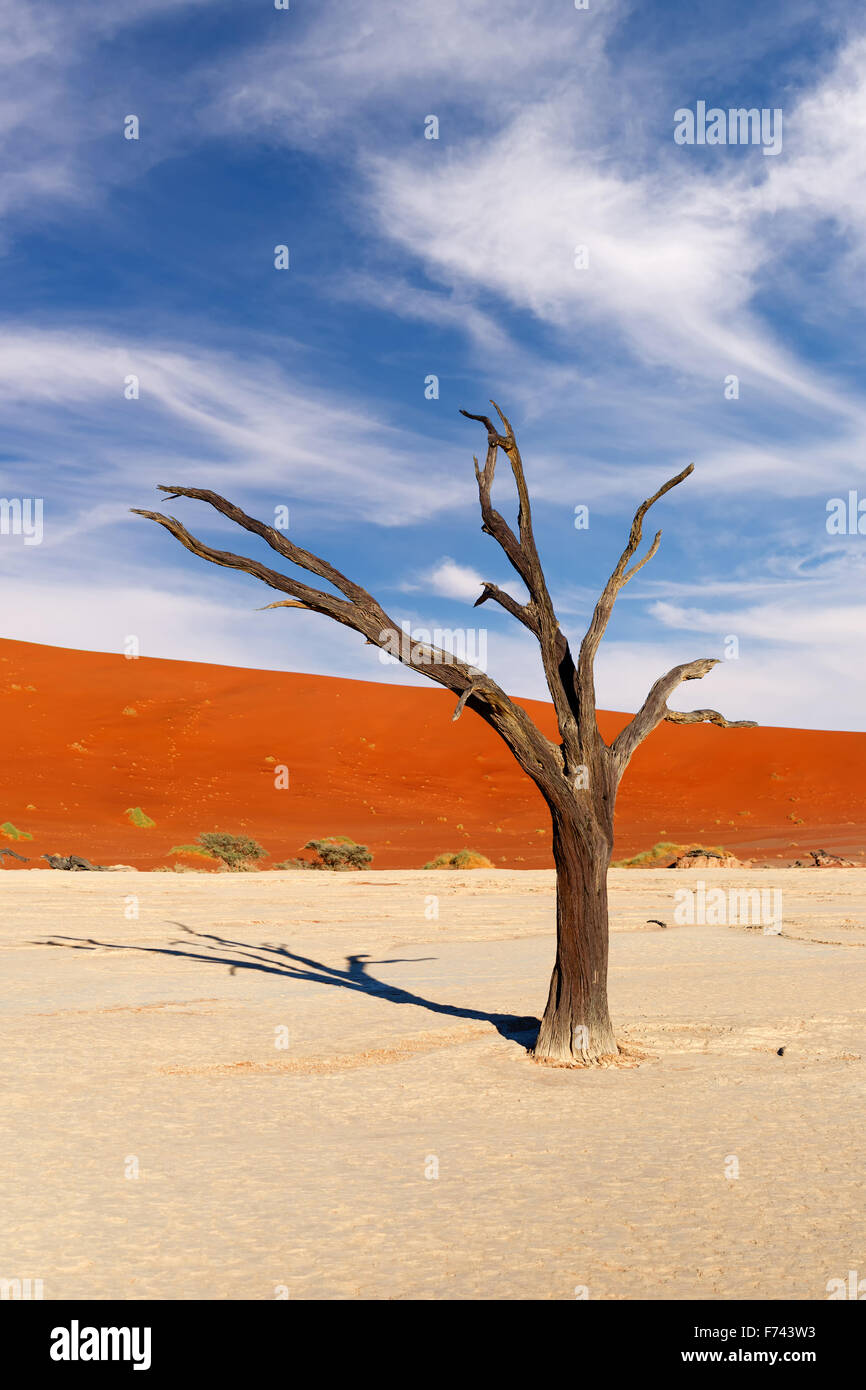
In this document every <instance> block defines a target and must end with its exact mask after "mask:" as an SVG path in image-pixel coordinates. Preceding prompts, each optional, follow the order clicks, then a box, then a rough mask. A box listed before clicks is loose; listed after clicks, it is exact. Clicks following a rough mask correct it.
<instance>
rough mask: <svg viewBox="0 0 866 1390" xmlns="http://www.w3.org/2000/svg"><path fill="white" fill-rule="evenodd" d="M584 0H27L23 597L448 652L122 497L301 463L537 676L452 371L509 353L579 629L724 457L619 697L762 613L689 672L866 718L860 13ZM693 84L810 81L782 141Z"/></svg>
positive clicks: (180, 631) (248, 644) (352, 646)
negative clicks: (727, 139) (735, 384)
mask: <svg viewBox="0 0 866 1390" xmlns="http://www.w3.org/2000/svg"><path fill="white" fill-rule="evenodd" d="M589 3H590V8H589V9H588V10H576V9H575V8H574V5H573V3H571V0H545V3H537V4H533V3H513V0H495V2H494V0H459V2H458V0H438V3H436V4H435V5H430V4H427V3H420V0H399V2H395V3H390V2H388V3H386V0H363V3H362V2H361V0H342V2H341V3H339V4H338V3H335V2H334V0H321V2H320V3H317V4H313V3H310V2H309V0H291V8H290V10H288V11H282V10H276V9H274V8H273V5H272V4H271V3H270V2H269V0H255V2H253V0H244V3H240V0H228V3H218V2H217V0H139V3H137V4H135V5H131V6H125V7H106V6H105V5H104V4H103V3H99V2H98V0H86V2H83V0H68V2H67V3H64V4H62V5H55V6H53V7H50V8H48V9H46V8H45V7H43V6H38V5H28V4H26V3H23V2H22V0H11V2H10V0H0V16H2V33H0V67H2V78H3V84H2V97H0V131H2V136H3V161H4V165H5V168H4V170H3V179H2V184H0V190H2V191H0V219H2V220H0V290H2V306H3V307H2V315H3V333H2V336H0V412H2V419H3V442H2V446H0V496H3V497H6V498H16V497H17V498H27V497H32V498H43V499H44V537H43V540H42V543H41V544H39V545H27V544H25V541H24V537H23V536H20V535H16V534H0V586H2V589H3V592H4V600H5V601H4V603H3V609H2V612H3V617H2V621H0V636H5V637H13V638H19V639H22V640H31V641H38V642H48V643H56V644H58V645H62V646H76V647H82V648H87V649H93V650H102V651H120V650H122V647H123V644H124V641H125V639H126V638H127V637H128V636H129V635H135V636H137V637H138V639H139V641H140V644H141V651H142V654H143V655H148V656H162V657H176V658H187V659H193V660H198V661H215V662H222V663H227V664H237V665H244V666H263V667H273V668H277V669H287V670H299V671H317V672H324V673H328V674H341V675H348V676H354V677H359V678H363V679H368V680H389V681H391V680H408V681H411V682H414V683H423V681H422V679H421V678H420V677H416V676H414V675H413V674H411V673H407V672H405V671H404V670H403V668H400V667H396V668H392V667H388V666H383V665H382V664H381V662H380V661H379V660H378V658H377V654H376V653H375V652H374V651H372V650H371V649H370V648H369V647H367V646H365V645H364V643H363V640H362V639H361V638H360V637H357V636H355V635H354V634H352V633H348V632H346V631H345V630H343V629H341V628H338V627H337V626H336V625H334V624H331V623H329V622H328V620H327V619H325V618H320V617H317V616H315V615H308V614H303V613H297V612H287V611H285V610H277V611H275V612H258V611H256V610H257V609H258V608H259V606H260V605H261V604H263V603H266V602H268V601H269V597H270V596H269V594H268V591H267V590H266V589H264V588H263V587H262V586H260V585H258V584H257V583H256V582H255V581H254V580H252V579H249V578H246V577H241V576H236V575H234V574H231V573H229V572H227V571H223V570H216V569H214V568H213V567H211V566H208V565H206V564H204V562H201V561H196V560H195V559H194V558H193V557H191V556H189V555H187V554H186V552H184V551H183V550H181V548H180V547H179V546H177V544H176V543H175V542H174V541H172V540H171V538H170V537H168V536H167V535H166V534H165V533H164V532H163V531H161V530H160V529H158V528H156V527H153V526H152V525H149V524H148V523H147V522H145V521H143V520H141V519H138V518H135V517H132V516H130V515H129V512H128V508H129V507H131V506H144V507H148V506H152V505H154V501H155V497H156V494H155V491H154V488H155V484H156V483H158V482H169V483H172V482H173V483H181V484H185V485H190V486H209V487H212V488H214V489H215V490H217V491H221V492H223V493H225V494H226V495H228V496H230V497H231V498H232V500H234V501H236V502H238V503H240V504H241V505H242V506H244V507H245V508H246V509H247V510H249V511H253V512H255V513H256V514H258V515H260V516H262V517H263V518H264V519H266V520H271V519H272V518H273V515H274V508H275V506H279V505H288V507H289V508H290V516H291V522H290V529H291V534H292V536H293V538H295V539H296V540H297V541H298V542H299V543H301V544H303V545H305V546H307V547H308V548H310V549H313V550H318V551H319V552H320V553H322V554H324V555H326V556H327V557H328V558H329V559H330V560H332V561H333V562H334V563H335V564H337V565H338V566H339V567H340V568H341V569H342V570H343V571H344V572H347V573H349V574H350V575H351V576H352V577H353V578H355V579H358V580H359V581H360V582H362V583H363V584H365V585H366V586H367V587H368V588H369V589H371V590H372V591H373V592H374V593H376V595H377V596H378V597H379V598H380V600H381V601H382V603H383V604H384V606H385V607H386V608H387V609H388V610H389V611H390V612H391V613H392V614H393V615H394V616H395V617H396V618H397V619H398V620H408V621H410V622H411V623H412V624H413V625H414V626H416V627H418V626H422V627H427V628H435V627H441V628H451V629H453V628H459V627H469V628H477V627H479V626H482V625H483V627H484V628H485V629H486V631H487V638H488V667H489V670H490V672H491V674H492V675H494V676H495V677H496V678H497V679H498V680H499V681H500V683H501V684H503V685H505V686H506V687H507V688H509V689H510V690H512V691H513V692H514V693H516V694H523V695H536V696H543V695H544V693H545V692H544V686H543V679H542V675H541V669H540V663H539V661H538V659H537V655H536V652H535V650H534V644H533V642H532V639H531V638H530V637H529V636H528V634H526V633H525V632H524V631H523V630H522V629H520V628H519V627H517V625H516V624H515V623H514V622H513V620H512V619H510V618H509V617H508V616H507V615H506V614H505V613H502V612H499V611H498V610H496V609H495V606H494V605H492V604H487V605H486V606H485V607H484V608H482V609H479V610H473V607H472V603H473V601H474V599H475V597H476V596H477V595H478V593H479V592H480V582H481V580H483V579H487V580H491V581H493V582H496V583H500V584H508V583H510V582H511V581H512V578H513V576H512V575H511V573H510V571H509V567H508V565H507V562H506V561H505V559H504V557H503V556H502V555H501V554H500V552H499V551H498V549H497V547H496V546H495V544H494V542H493V541H492V540H491V539H490V538H489V537H486V536H483V535H482V534H481V532H480V523H479V516H478V503H477V493H476V490H475V482H474V477H473V471H472V454H473V452H476V451H479V450H480V449H481V446H482V445H483V442H484V441H483V434H481V433H480V427H478V426H476V425H473V424H472V423H470V422H468V421H465V420H463V419H462V418H461V417H460V416H459V414H458V409H459V407H461V406H465V407H466V408H467V409H469V410H473V411H476V412H478V411H485V410H486V409H487V405H486V402H487V401H488V398H489V397H491V396H493V397H495V398H496V399H497V400H498V401H499V402H500V404H501V405H502V406H503V408H504V409H505V410H506V413H507V414H508V415H509V416H510V418H511V420H512V422H513V424H514V425H515V428H516V430H517V434H518V439H519V442H520V444H521V448H522V451H523V457H524V463H525V466H526V471H527V475H528V479H529V482H530V486H531V489H532V492H533V496H534V507H535V518H536V534H537V537H538V540H539V545H540V548H541V551H542V555H543V558H544V560H545V563H546V569H547V572H548V579H549V584H550V588H551V590H552V593H553V595H554V599H555V602H556V603H557V607H558V611H559V613H560V617H561V621H562V624H563V627H564V628H565V630H566V631H567V632H568V633H569V635H571V636H572V637H573V638H574V639H575V640H579V637H580V635H581V633H582V631H583V629H584V627H585V625H586V622H587V620H588V618H589V615H590V613H591V609H592V605H593V603H594V600H595V597H596V595H597V593H598V591H599V589H600V587H601V585H602V584H603V583H604V580H605V579H606V577H607V575H608V574H609V573H610V570H611V569H612V567H613V565H614V563H615V561H616V559H617V557H618V555H619V553H620V550H621V549H622V545H623V543H624V541H625V538H626V535H627V533H628V527H629V524H630V521H631V517H632V515H633V512H634V510H635V507H636V505H637V504H638V503H639V502H640V501H641V500H642V499H643V498H644V497H646V496H648V495H649V494H650V493H652V492H654V491H655V489H656V488H657V487H658V485H659V484H660V483H661V482H662V481H664V480H665V479H666V478H668V477H670V476H671V475H672V474H674V473H676V472H678V471H679V470H680V469H681V468H682V467H683V466H684V465H685V464H686V463H687V462H689V461H694V463H695V465H696V470H695V473H694V474H693V476H692V477H691V478H690V479H688V480H687V482H686V483H684V484H683V485H682V486H681V487H680V488H678V489H677V490H676V491H675V492H674V493H672V494H670V495H669V496H668V497H666V498H665V499H663V500H662V502H661V503H660V504H659V505H658V507H657V508H656V509H655V513H654V516H655V522H656V527H657V526H661V527H662V528H663V532H664V535H663V539H662V545H661V549H660V551H659V553H658V555H657V556H656V557H655V559H654V560H653V561H652V562H651V564H650V565H648V566H647V567H646V568H645V569H643V570H642V571H641V573H640V574H639V575H638V576H637V578H636V579H635V580H634V581H633V582H632V583H631V584H630V585H629V587H628V589H627V590H626V591H625V592H624V593H623V594H622V595H621V597H620V599H619V601H618V605H617V610H616V613H615V616H614V619H613V621H612V623H611V625H610V628H609V630H608V636H607V638H606V640H605V643H604V646H603V649H602V655H601V656H600V659H599V665H598V692H599V700H600V703H601V704H602V705H604V706H605V707H608V708H619V709H634V708H635V707H636V706H637V704H638V703H640V701H641V700H642V698H643V696H644V694H645V693H646V691H647V689H648V688H649V686H650V685H651V684H652V682H653V680H654V679H655V678H656V677H657V676H658V675H660V674H661V673H662V672H663V671H665V670H667V669H668V668H670V667H671V666H673V665H676V664H678V663H679V662H681V661H686V660H691V659H693V658H695V657H699V656H720V657H721V656H724V655H725V650H726V647H725V643H726V639H727V638H729V637H731V636H735V637H736V638H737V639H738V649H739V654H738V656H737V658H736V659H731V660H724V661H723V662H722V664H721V665H720V666H719V667H717V668H716V669H715V670H714V672H713V673H712V674H711V675H710V676H709V677H707V678H706V679H705V680H704V681H703V682H702V683H701V688H700V694H699V697H698V699H697V700H695V698H694V694H695V691H696V690H697V687H692V686H688V687H686V689H685V691H684V692H679V696H680V698H679V703H678V707H680V708H689V707H691V706H692V705H693V704H696V703H697V704H701V705H713V706H715V707H717V708H720V709H722V710H723V711H724V712H725V714H726V715H728V717H730V718H755V719H757V720H759V721H760V722H761V723H764V724H782V725H794V726H804V727H814V728H843V729H846V728H847V729H863V728H864V727H866V722H864V721H866V716H864V706H866V700H864V665H866V663H864V661H863V650H864V642H866V602H864V597H863V580H864V575H866V563H864V554H866V535H859V534H851V535H848V534H845V535H830V534H828V531H827V526H826V521H827V503H828V500H829V499H831V498H833V497H840V496H841V497H844V498H846V499H847V497H848V494H849V492H850V491H852V490H853V491H855V492H857V493H858V498H859V497H863V498H864V499H866V467H864V463H866V452H864V444H866V402H864V399H863V390H862V383H863V379H864V373H863V366H864V362H863V358H864V346H863V344H864V339H863V333H862V322H863V309H864V298H866V278H864V268H866V181H864V177H863V148H864V135H866V22H864V20H863V19H862V16H861V14H860V13H859V10H860V7H859V6H857V5H854V4H851V5H848V4H845V3H841V4H833V5H830V6H829V7H817V6H815V5H814V4H811V3H810V4H801V3H797V0H788V2H786V3H784V4H783V3H776V2H775V0H772V2H771V3H767V4H763V5H761V6H760V7H757V6H755V5H754V4H744V3H743V4H741V3H729V4H726V5H725V6H719V5H716V4H709V3H698V4H694V5H691V6H688V7H684V6H680V5H673V4H670V3H664V4H662V3H655V4H653V3H642V4H633V5H628V4H620V3H613V2H612V3H604V4H602V3H600V2H598V0H589ZM699 101H705V102H706V103H707V105H708V106H709V107H714V106H715V107H721V108H728V107H729V106H737V107H739V106H743V107H757V108H764V107H766V108H769V109H781V111H782V112H783V147H782V150H781V152H780V153H778V154H777V155H774V156H766V155H764V154H763V151H762V149H761V147H760V146H756V145H732V146H708V145H703V146H698V145H693V146H683V145H677V144H676V143H675V142H674V139H673V132H674V112H675V111H676V110H677V109H678V108H682V107H689V108H692V109H694V108H695V107H696V104H697V102H699ZM128 115H136V116H137V117H138V118H139V122H140V138H139V139H138V140H137V141H135V140H126V139H125V138H124V133H123V132H124V121H125V118H126V117H127V116H128ZM430 115H435V116H436V117H437V118H438V121H439V139H438V140H429V139H425V119H426V118H427V117H428V116H430ZM279 244H286V245H288V247H289V248H290V269H289V270H288V271H278V270H276V269H275V268H274V247H275V246H276V245H279ZM578 245H581V246H585V247H586V248H587V251H588V258H589V264H588V265H587V266H586V267H585V268H582V269H578V268H576V267H575V247H576V246H578ZM131 374H134V375H136V376H137V377H138V378H139V382H140V395H139V399H137V400H127V399H125V397H124V381H125V378H126V377H127V376H129V375H131ZM430 375H436V376H437V377H438V378H439V397H438V399H426V398H425V379H426V378H427V377H428V376H430ZM731 375H735V376H737V378H738V380H739V398H738V399H726V397H725V380H726V378H727V377H729V376H731ZM503 466H504V460H503V461H502V464H501V465H500V471H501V473H502V476H501V480H499V479H498V496H497V498H496V500H497V504H498V505H499V507H500V510H502V511H504V512H505V513H506V514H508V511H509V508H510V507H511V505H512V503H513V493H512V491H511V490H510V488H509V487H508V480H507V479H506V477H505V475H504V472H502V469H503ZM858 490H859V491H858ZM579 504H583V505H586V506H588V507H589V517H590V524H589V527H588V529H586V530H580V531H578V530H576V529H575V527H574V511H575V507H576V506H577V505H579ZM172 509H173V510H175V512H176V514H177V515H179V516H180V517H181V518H182V519H183V520H184V522H185V523H186V524H187V525H188V526H189V527H190V529H192V530H194V531H196V532H197V533H198V534H199V535H201V536H203V537H204V538H205V539H208V540H209V541H211V542H212V543H215V544H218V545H220V546H222V547H223V548H243V546H244V542H245V541H248V540H249V539H250V538H248V537H246V536H242V534H241V533H238V534H237V535H236V536H235V535H233V534H232V528H231V527H230V526H229V525H228V524H227V523H223V522H222V521H221V519H219V518H217V517H215V516H214V515H212V514H210V513H209V511H208V509H205V508H203V507H201V506H200V505H198V504H195V503H190V502H178V503H174V504H172ZM864 511H866V508H864ZM651 529H653V530H654V529H655V527H653V528H651ZM864 529H866V521H864ZM246 548H247V549H248V550H249V551H250V553H255V550H254V548H253V549H252V550H250V547H249V546H247V547H246ZM515 583H516V581H515ZM515 592H519V586H518V589H516V590H515ZM727 650H728V651H730V650H731V645H730V643H728V648H727Z"/></svg>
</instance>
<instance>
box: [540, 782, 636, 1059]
mask: <svg viewBox="0 0 866 1390" xmlns="http://www.w3.org/2000/svg"><path fill="white" fill-rule="evenodd" d="M551 814H552V816H553V858H554V862H555V864H556V963H555V965H554V967H553V975H552V977H551V980H550V992H549V994H548V998H547V1006H546V1008H545V1010H544V1017H543V1019H542V1021H541V1029H540V1030H539V1034H538V1041H537V1042H536V1045H535V1056H536V1058H538V1059H539V1060H541V1061H550V1062H560V1063H565V1064H573V1063H575V1062H584V1063H592V1062H597V1061H598V1060H599V1059H600V1058H601V1057H609V1056H616V1054H617V1051H618V1048H617V1045H616V1039H615V1038H614V1035H613V1028H612V1026H611V1021H610V1016H609V1014H608V1008H607V955H608V916H607V869H608V864H609V863H610V854H611V839H610V836H609V834H608V833H607V832H606V831H605V830H604V829H603V828H602V827H601V826H600V825H599V824H598V823H597V822H596V821H595V820H594V818H591V819H587V813H586V811H585V810H584V809H583V808H580V807H578V806H568V805H565V806H557V807H552V808H551Z"/></svg>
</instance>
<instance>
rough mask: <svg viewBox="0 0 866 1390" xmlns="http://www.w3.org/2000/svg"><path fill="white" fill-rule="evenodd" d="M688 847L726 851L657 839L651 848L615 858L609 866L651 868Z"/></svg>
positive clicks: (684, 851)
mask: <svg viewBox="0 0 866 1390" xmlns="http://www.w3.org/2000/svg"><path fill="white" fill-rule="evenodd" d="M690 849H694V850H699V851H700V853H701V854H727V853H728V851H727V850H725V849H718V848H716V849H706V848H705V847H704V846H703V845H678V844H677V843H676V842H675V841H674V840H659V841H658V843H657V844H655V845H653V847H652V849H645V850H642V851H641V853H640V854H633V855H632V857H631V859H615V860H614V862H613V863H612V865H611V868H613V869H652V868H655V866H656V865H657V864H659V863H660V862H661V861H662V860H664V861H665V862H666V863H667V861H669V860H670V859H672V858H673V859H676V858H678V857H679V856H680V855H681V854H685V853H686V851H687V850H690Z"/></svg>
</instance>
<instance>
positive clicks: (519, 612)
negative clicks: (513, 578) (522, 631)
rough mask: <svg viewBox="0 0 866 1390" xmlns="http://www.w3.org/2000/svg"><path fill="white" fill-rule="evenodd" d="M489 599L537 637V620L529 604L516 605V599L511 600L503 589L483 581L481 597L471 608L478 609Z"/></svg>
mask: <svg viewBox="0 0 866 1390" xmlns="http://www.w3.org/2000/svg"><path fill="white" fill-rule="evenodd" d="M489 598H492V599H493V601H494V603H498V604H499V605H500V607H501V608H504V609H505V611H506V612H507V613H510V614H511V616H512V617H513V618H516V619H517V621H518V622H519V623H522V624H523V626H524V627H526V628H529V631H530V632H531V633H532V634H533V636H535V637H537V636H538V618H537V617H536V615H535V612H534V611H533V609H532V606H531V605H530V604H528V603H518V601H517V599H515V598H512V597H511V595H510V594H509V593H506V592H505V590H504V589H500V588H499V585H498V584H489V583H488V582H487V580H485V581H484V589H483V591H482V593H481V597H480V598H477V599H476V600H475V602H474V604H473V605H472V606H473V608H480V607H481V605H482V603H486V602H487V600H488V599H489Z"/></svg>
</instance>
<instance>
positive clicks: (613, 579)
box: [577, 463, 695, 724]
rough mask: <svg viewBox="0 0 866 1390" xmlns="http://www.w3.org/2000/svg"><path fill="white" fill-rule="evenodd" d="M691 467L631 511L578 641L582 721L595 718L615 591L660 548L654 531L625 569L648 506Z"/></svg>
mask: <svg viewBox="0 0 866 1390" xmlns="http://www.w3.org/2000/svg"><path fill="white" fill-rule="evenodd" d="M694 466H695V465H694V464H693V463H690V464H689V466H688V467H687V468H684V469H683V471H682V473H678V474H677V475H676V477H675V478H670V479H669V480H668V481H667V482H666V483H664V484H663V485H662V486H661V487H660V488H659V490H658V492H654V493H653V495H652V497H648V498H647V500H646V501H645V502H641V504H640V506H639V507H638V509H637V511H636V512H635V514H634V521H633V522H632V524H631V530H630V532H629V537H628V542H627V544H626V547H625V550H624V551H623V552H622V554H621V555H620V557H619V560H618V561H617V564H616V568H615V570H614V572H613V574H612V575H611V576H610V579H609V580H608V581H607V583H606V584H605V586H604V589H603V590H602V593H601V597H600V598H599V600H598V603H597V604H596V605H595V611H594V612H593V615H592V619H591V621H590V624H589V627H588V628H587V630H586V635H585V636H584V639H583V641H582V642H581V644H580V654H579V656H578V659H577V690H578V708H579V713H578V718H579V719H580V721H581V724H584V723H587V722H588V721H589V720H590V719H592V720H595V657H596V653H597V651H598V648H599V644H600V642H601V639H602V637H603V636H604V633H605V629H606V628H607V625H608V622H609V621H610V615H611V613H612V612H613V606H614V604H615V603H616V598H617V594H618V593H619V591H620V589H624V588H625V586H626V584H627V583H628V582H629V580H630V579H632V578H633V577H634V576H635V575H636V574H637V572H638V570H641V569H643V567H644V565H645V564H647V562H648V561H649V560H651V559H652V558H653V556H654V555H655V553H656V551H657V550H658V548H659V543H660V541H661V538H662V533H661V531H657V532H656V534H655V536H654V538H653V542H652V545H651V546H650V548H649V550H648V551H647V553H646V555H644V557H643V559H642V560H638V562H637V564H634V565H632V567H631V569H628V568H627V566H628V562H629V560H630V559H631V558H632V556H633V555H634V553H635V551H636V550H637V548H638V546H639V545H640V543H641V540H642V538H643V520H644V517H645V516H646V514H647V512H648V511H649V509H650V507H651V506H653V504H654V503H655V502H657V501H658V500H659V498H660V497H664V495H665V493H666V492H670V490H671V488H673V487H676V486H677V484H678V483H681V482H682V481H683V479H684V478H687V477H688V476H689V474H690V473H691V472H693V470H694Z"/></svg>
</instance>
